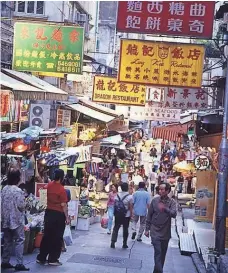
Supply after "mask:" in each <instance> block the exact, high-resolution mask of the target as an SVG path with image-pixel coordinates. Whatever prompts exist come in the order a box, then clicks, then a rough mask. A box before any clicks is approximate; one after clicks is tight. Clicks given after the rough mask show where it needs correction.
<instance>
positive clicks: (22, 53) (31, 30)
mask: <svg viewBox="0 0 228 273" xmlns="http://www.w3.org/2000/svg"><path fill="white" fill-rule="evenodd" d="M83 45H84V28H81V27H72V26H70V27H69V26H62V25H47V24H34V23H15V26H14V49H13V69H15V70H19V71H34V72H57V73H65V74H82V66H83Z"/></svg>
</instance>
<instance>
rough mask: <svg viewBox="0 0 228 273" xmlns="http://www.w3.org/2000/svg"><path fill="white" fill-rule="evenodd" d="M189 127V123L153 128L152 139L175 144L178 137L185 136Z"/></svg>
mask: <svg viewBox="0 0 228 273" xmlns="http://www.w3.org/2000/svg"><path fill="white" fill-rule="evenodd" d="M189 126H190V123H186V124H173V125H167V126H161V127H154V128H153V132H152V137H153V138H160V139H164V140H168V141H176V142H177V141H178V138H179V137H180V135H184V134H187V132H188V127H189Z"/></svg>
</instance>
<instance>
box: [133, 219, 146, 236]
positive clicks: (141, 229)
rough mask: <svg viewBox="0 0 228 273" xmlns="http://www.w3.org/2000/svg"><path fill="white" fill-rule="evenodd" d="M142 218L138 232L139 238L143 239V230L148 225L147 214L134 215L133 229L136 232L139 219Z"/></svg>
mask: <svg viewBox="0 0 228 273" xmlns="http://www.w3.org/2000/svg"><path fill="white" fill-rule="evenodd" d="M139 220H140V227H139V232H138V236H137V239H141V237H142V235H143V232H144V230H145V226H146V216H139V215H134V217H133V223H132V230H133V232H136V230H137V229H136V226H137V223H138V221H139Z"/></svg>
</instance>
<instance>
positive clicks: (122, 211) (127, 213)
mask: <svg viewBox="0 0 228 273" xmlns="http://www.w3.org/2000/svg"><path fill="white" fill-rule="evenodd" d="M121 190H122V192H120V193H118V194H117V196H116V198H115V204H114V216H115V226H114V229H113V232H112V239H111V248H115V243H116V242H117V237H118V232H119V229H120V227H121V226H123V248H128V245H127V239H128V234H129V231H128V229H129V223H130V219H131V217H132V203H133V200H132V199H133V198H132V195H130V194H129V193H128V184H127V183H123V184H121Z"/></svg>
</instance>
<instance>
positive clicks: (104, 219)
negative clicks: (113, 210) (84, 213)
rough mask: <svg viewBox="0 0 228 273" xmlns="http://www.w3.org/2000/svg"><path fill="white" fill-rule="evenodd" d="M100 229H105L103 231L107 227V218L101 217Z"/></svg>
mask: <svg viewBox="0 0 228 273" xmlns="http://www.w3.org/2000/svg"><path fill="white" fill-rule="evenodd" d="M101 227H102V228H105V229H106V228H107V227H108V218H106V217H102V219H101Z"/></svg>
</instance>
